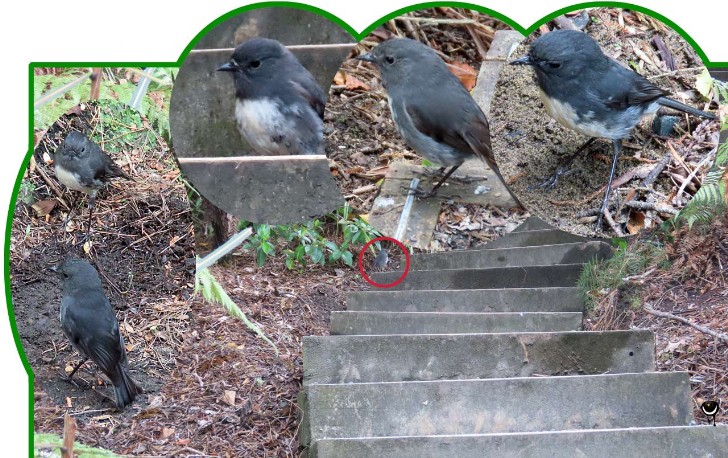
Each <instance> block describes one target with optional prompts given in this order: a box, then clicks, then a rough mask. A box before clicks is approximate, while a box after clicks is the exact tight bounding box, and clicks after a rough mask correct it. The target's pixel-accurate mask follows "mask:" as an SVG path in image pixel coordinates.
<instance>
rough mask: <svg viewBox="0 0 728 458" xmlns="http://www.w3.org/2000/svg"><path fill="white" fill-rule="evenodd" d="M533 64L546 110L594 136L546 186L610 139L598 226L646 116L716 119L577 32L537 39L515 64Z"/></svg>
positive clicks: (554, 181) (563, 121) (565, 124)
mask: <svg viewBox="0 0 728 458" xmlns="http://www.w3.org/2000/svg"><path fill="white" fill-rule="evenodd" d="M511 64H512V65H530V66H531V67H533V69H534V71H535V73H536V81H537V82H538V86H539V89H540V93H541V100H542V102H543V104H544V107H545V108H546V111H547V112H548V114H549V115H551V117H552V118H554V119H556V120H557V121H558V122H559V123H561V124H562V125H563V126H565V127H568V128H569V129H573V130H575V131H577V132H579V133H580V134H582V135H586V136H588V137H591V138H590V139H589V141H587V142H586V144H584V145H583V146H582V147H581V148H579V149H578V150H577V151H576V153H574V154H573V155H572V156H571V157H569V159H568V160H567V161H566V163H565V164H563V165H561V166H560V167H559V168H558V169H557V170H556V173H555V174H554V175H553V176H552V177H550V178H549V179H548V180H546V181H545V182H544V183H542V185H541V186H542V187H553V186H554V185H555V184H556V182H558V178H559V176H561V175H563V174H564V173H566V172H567V170H568V166H569V164H570V163H571V162H572V161H573V159H574V158H575V157H576V155H577V154H579V152H581V151H582V150H584V148H586V147H587V146H588V145H589V144H591V143H592V142H593V141H594V139H595V138H607V139H609V140H611V141H612V146H613V154H612V167H611V170H610V173H609V182H608V184H607V189H606V191H605V193H604V199H603V201H602V206H601V210H600V212H599V216H598V218H597V228H601V224H602V216H603V214H604V212H605V210H606V208H607V205H608V202H609V194H610V191H611V187H612V179H613V178H614V171H615V168H616V166H617V159H618V157H619V154H620V152H621V149H622V139H624V138H627V137H629V136H630V135H631V132H632V130H633V129H634V127H635V126H636V125H637V123H639V121H640V120H641V119H642V117H643V116H645V115H646V114H650V113H654V112H656V111H657V109H658V108H659V107H660V106H664V107H669V108H672V109H675V110H679V111H683V112H686V113H690V114H692V115H695V116H701V117H704V118H708V119H715V115H713V114H712V113H707V112H705V111H702V110H698V109H695V108H693V107H691V106H688V105H685V104H684V103H681V102H678V101H677V100H673V99H671V98H669V97H667V95H669V93H668V92H667V91H665V90H663V89H661V88H659V87H657V86H655V85H654V84H652V83H651V82H650V81H649V80H647V79H646V78H645V77H643V76H641V75H639V74H638V73H636V72H634V71H632V70H629V69H627V68H625V67H623V66H622V65H620V64H619V63H618V62H617V61H615V60H613V59H611V58H610V57H608V56H607V55H605V54H604V53H603V52H602V49H601V48H600V47H599V45H598V44H597V42H596V41H594V39H593V38H591V37H590V36H589V35H587V34H586V33H583V32H579V31H575V30H555V31H552V32H548V33H546V34H545V35H542V36H540V37H539V38H538V39H537V40H536V41H534V42H533V43H532V44H531V46H530V48H529V51H528V55H527V56H525V57H521V58H520V59H516V60H514V61H512V62H511Z"/></svg>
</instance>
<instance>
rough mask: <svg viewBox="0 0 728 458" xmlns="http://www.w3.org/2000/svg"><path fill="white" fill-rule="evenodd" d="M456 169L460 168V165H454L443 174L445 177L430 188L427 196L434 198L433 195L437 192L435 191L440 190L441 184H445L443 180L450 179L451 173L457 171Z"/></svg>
mask: <svg viewBox="0 0 728 458" xmlns="http://www.w3.org/2000/svg"><path fill="white" fill-rule="evenodd" d="M458 167H460V164H458V165H455V166H453V167H452V168H450V170H449V171H448V172H447V173H446V174H445V176H444V177H442V179H441V180H440V181H439V182H438V183H437V184H436V185H435V186H433V187H432V189H431V190H430V193H429V194H430V195H431V196H434V195H435V193H436V192H437V190H438V189H440V186H442V184H443V183H445V180H447V179H448V178H449V177H450V175H452V173H453V172H454V171H456V170H457V169H458Z"/></svg>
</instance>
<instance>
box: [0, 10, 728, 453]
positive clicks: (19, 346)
mask: <svg viewBox="0 0 728 458" xmlns="http://www.w3.org/2000/svg"><path fill="white" fill-rule="evenodd" d="M442 6H450V7H456V8H466V9H471V10H476V11H479V12H482V13H485V14H488V15H490V16H492V17H494V18H496V19H498V20H501V21H503V22H504V23H506V24H508V25H509V26H510V27H512V28H513V29H514V30H517V31H518V32H521V33H522V34H523V35H526V36H527V35H530V34H531V33H532V32H533V31H535V30H536V29H537V28H538V27H539V26H540V25H541V24H543V23H545V22H548V21H550V20H552V19H554V18H555V17H557V16H561V15H563V14H564V13H568V12H570V11H575V10H581V9H584V8H596V7H602V8H603V7H609V8H622V9H628V10H632V11H639V12H641V13H644V14H646V15H648V16H651V17H654V18H655V19H658V20H660V21H662V22H663V23H664V24H666V25H668V26H670V27H671V28H672V29H673V30H675V31H676V32H677V33H678V34H680V36H682V37H683V38H684V39H685V40H686V41H687V42H688V43H690V45H691V46H692V47H693V48H694V49H695V51H696V53H697V54H698V56H700V59H701V60H702V61H703V63H704V64H705V66H706V67H708V68H721V67H728V62H711V61H710V60H709V59H708V56H706V54H705V51H703V49H702V48H701V47H700V46H699V45H698V43H697V42H696V41H695V40H694V39H693V38H692V37H691V36H690V35H688V33H687V32H685V30H684V29H683V28H682V27H680V26H679V25H677V24H676V23H675V22H673V21H672V20H671V19H669V18H667V17H665V16H663V15H662V14H660V13H658V12H657V11H654V10H651V9H649V8H646V7H643V6H640V5H635V4H632V3H626V2H611V1H604V2H599V1H595V2H584V3H577V4H574V5H570V6H567V7H564V8H561V9H559V10H557V11H554V12H553V13H550V14H548V15H546V16H544V17H542V18H541V19H539V20H537V21H536V22H534V23H533V24H532V25H531V26H529V27H527V28H524V27H523V26H521V25H520V24H518V23H517V22H516V21H514V20H512V19H511V18H509V17H507V16H505V15H504V14H502V13H499V12H498V11H495V10H493V9H490V8H487V7H484V6H482V5H477V4H474V3H467V2H448V1H445V2H424V3H417V4H413V5H410V6H406V7H404V8H400V9H398V10H396V11H393V12H392V13H389V14H387V15H385V16H382V17H381V18H379V19H378V20H376V21H374V22H373V23H372V24H371V25H370V26H368V27H366V28H365V29H364V30H363V31H361V32H357V31H356V30H355V29H354V28H352V27H351V26H350V25H349V24H347V23H346V22H345V21H344V20H342V19H341V18H339V17H337V16H335V15H334V14H332V13H329V12H328V11H326V10H324V9H321V8H318V7H315V6H311V5H307V4H304V3H298V2H281V1H272V2H259V3H252V4H250V5H246V6H243V7H241V8H236V9H234V10H232V11H229V12H227V13H225V14H223V15H222V16H220V17H218V18H217V19H215V20H213V21H212V22H210V23H209V24H208V25H207V26H205V28H203V29H202V30H201V31H200V32H199V33H197V34H196V35H195V36H194V38H192V40H190V43H189V44H188V45H187V47H185V49H184V50H183V51H182V53H181V54H180V57H179V59H177V61H174V62H98V61H94V62H91V61H81V62H53V61H47V62H31V63H30V64H29V66H28V81H29V91H28V106H29V107H30V110H29V114H28V126H29V129H28V152H27V153H26V155H25V158H24V159H23V162H22V164H21V166H20V170H19V171H18V174H17V177H16V179H15V185H14V186H13V194H12V195H11V198H10V206H9V207H8V217H7V221H6V223H5V263H4V276H5V300H6V304H7V308H8V316H9V317H10V327H11V329H12V333H13V339H14V340H15V346H16V348H17V350H18V354H19V355H20V359H21V361H22V363H23V367H24V368H25V372H26V373H27V374H28V394H29V395H28V410H29V412H30V415H29V425H28V434H29V456H31V457H32V456H33V453H34V449H33V446H34V442H33V433H34V431H33V419H34V390H33V382H34V376H33V370H32V368H31V367H30V364H29V363H28V358H27V356H26V355H25V352H24V351H23V346H22V344H21V341H20V335H19V334H18V328H17V326H16V323H15V313H14V311H13V306H12V294H11V287H10V235H11V230H12V223H13V216H14V213H15V204H16V201H17V196H18V191H19V189H20V183H21V181H22V179H23V175H24V174H25V170H26V169H27V167H28V162H29V161H30V157H31V155H32V154H33V142H34V132H33V102H34V100H33V70H34V69H36V68H41V67H130V66H133V67H179V66H181V65H182V62H183V61H184V59H185V58H186V57H187V54H189V52H190V50H191V49H192V48H193V46H194V45H195V44H196V43H197V42H198V41H199V40H200V39H201V38H202V37H203V36H205V35H206V34H207V33H208V32H209V31H210V30H211V29H213V28H214V27H216V26H217V25H218V24H220V23H221V22H223V21H225V20H227V19H229V18H231V17H233V16H237V15H239V14H241V13H244V12H246V11H250V10H256V9H259V8H275V7H278V8H293V9H300V10H304V11H309V12H312V13H316V14H318V15H319V16H323V17H325V18H326V19H329V20H330V21H332V22H334V23H336V24H338V25H339V26H341V27H342V28H343V29H344V30H346V31H347V32H348V33H349V34H350V35H352V36H353V37H354V38H355V39H356V40H357V41H359V40H361V39H362V38H364V37H365V36H366V35H368V34H369V33H370V32H371V31H372V30H374V29H375V28H376V27H378V26H379V25H381V24H382V23H384V22H386V21H388V20H390V19H392V18H394V17H397V16H400V15H402V14H404V13H408V12H410V11H414V10H420V9H424V8H432V7H442Z"/></svg>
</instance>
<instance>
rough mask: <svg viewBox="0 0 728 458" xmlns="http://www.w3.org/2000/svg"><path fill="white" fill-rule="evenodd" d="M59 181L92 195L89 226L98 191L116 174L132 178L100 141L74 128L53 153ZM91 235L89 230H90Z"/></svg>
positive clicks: (116, 175) (128, 178)
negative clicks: (92, 139) (107, 152)
mask: <svg viewBox="0 0 728 458" xmlns="http://www.w3.org/2000/svg"><path fill="white" fill-rule="evenodd" d="M53 167H54V169H55V172H56V177H57V178H58V181H60V182H61V183H63V184H64V185H65V186H66V187H67V188H69V189H72V190H74V191H79V192H82V193H84V194H87V195H88V196H89V201H88V207H89V216H88V217H89V230H90V228H91V216H92V213H93V208H94V205H95V203H96V193H98V191H99V189H101V188H102V187H103V186H104V185H105V184H106V183H108V182H109V181H111V179H112V178H125V179H127V180H132V181H133V178H131V177H130V176H129V175H127V174H126V173H125V172H124V171H123V170H122V169H121V167H119V166H118V165H117V164H116V163H115V162H114V160H113V159H111V157H110V156H109V155H108V154H106V153H105V152H104V151H103V150H102V149H101V147H100V146H99V145H97V144H96V143H94V142H93V141H91V140H90V139H89V138H88V137H86V136H85V135H84V134H82V133H80V132H75V131H73V132H70V133H69V134H68V135H67V136H66V138H65V139H64V140H63V144H61V146H60V147H59V148H58V149H57V150H56V153H55V154H54V155H53ZM87 235H88V232H87Z"/></svg>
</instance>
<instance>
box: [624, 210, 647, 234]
mask: <svg viewBox="0 0 728 458" xmlns="http://www.w3.org/2000/svg"><path fill="white" fill-rule="evenodd" d="M644 227H645V214H644V213H642V212H632V213H630V215H629V221H627V231H629V233H630V234H632V235H634V234H637V233H638V232H640V231H641V230H642V229H644Z"/></svg>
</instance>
